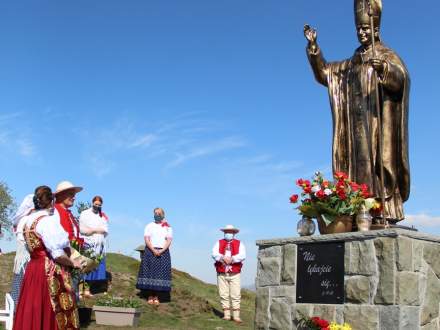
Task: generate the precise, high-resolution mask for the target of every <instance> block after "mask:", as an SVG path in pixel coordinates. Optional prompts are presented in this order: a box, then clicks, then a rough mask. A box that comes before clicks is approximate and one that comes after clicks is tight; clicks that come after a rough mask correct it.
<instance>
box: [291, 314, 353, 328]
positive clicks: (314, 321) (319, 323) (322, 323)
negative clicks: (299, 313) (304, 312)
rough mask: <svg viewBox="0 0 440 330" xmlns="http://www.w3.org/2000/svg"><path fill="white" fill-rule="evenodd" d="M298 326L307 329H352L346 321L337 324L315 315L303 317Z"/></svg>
mask: <svg viewBox="0 0 440 330" xmlns="http://www.w3.org/2000/svg"><path fill="white" fill-rule="evenodd" d="M298 327H299V328H304V329H308V330H352V328H351V326H350V325H349V324H348V323H344V324H338V323H335V322H328V321H327V320H324V319H321V318H319V317H317V316H314V317H311V318H306V317H303V318H302V319H301V320H300V322H299V324H298Z"/></svg>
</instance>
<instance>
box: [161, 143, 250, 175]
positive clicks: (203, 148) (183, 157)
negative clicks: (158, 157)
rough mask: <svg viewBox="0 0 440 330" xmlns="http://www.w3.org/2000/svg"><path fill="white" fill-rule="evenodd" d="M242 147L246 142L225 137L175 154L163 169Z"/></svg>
mask: <svg viewBox="0 0 440 330" xmlns="http://www.w3.org/2000/svg"><path fill="white" fill-rule="evenodd" d="M244 146H246V142H245V141H244V140H243V139H241V138H239V137H226V138H223V139H221V140H219V141H213V142H210V143H206V144H203V145H199V146H197V145H195V146H192V147H191V149H190V150H186V151H184V152H177V153H176V158H175V159H174V160H172V161H171V162H169V163H168V164H167V165H166V166H165V168H166V169H170V168H173V167H177V166H179V165H182V164H183V163H185V162H187V161H189V160H192V159H194V158H199V157H204V156H208V155H212V154H215V153H219V152H222V151H227V150H231V149H237V148H241V147H244Z"/></svg>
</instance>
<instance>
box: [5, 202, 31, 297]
mask: <svg viewBox="0 0 440 330" xmlns="http://www.w3.org/2000/svg"><path fill="white" fill-rule="evenodd" d="M34 211H35V206H34V194H29V195H27V196H26V197H25V198H24V199H23V202H21V204H20V207H19V208H18V210H17V212H16V213H15V216H14V218H13V219H12V222H13V225H14V233H15V236H16V239H17V249H16V252H15V258H14V269H13V272H14V276H13V278H12V288H11V297H12V300H14V305H15V306H17V305H18V298H19V297H20V288H21V282H22V281H23V277H24V271H25V269H26V266H27V264H28V262H29V260H30V258H31V256H30V254H29V251H28V249H27V247H26V241H25V239H24V226H25V224H26V216H28V215H30V214H31V213H32V212H34Z"/></svg>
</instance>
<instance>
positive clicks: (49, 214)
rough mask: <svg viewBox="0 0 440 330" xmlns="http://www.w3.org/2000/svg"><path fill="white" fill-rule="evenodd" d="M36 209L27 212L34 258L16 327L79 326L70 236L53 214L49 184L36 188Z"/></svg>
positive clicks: (51, 328) (34, 329) (76, 264)
mask: <svg viewBox="0 0 440 330" xmlns="http://www.w3.org/2000/svg"><path fill="white" fill-rule="evenodd" d="M34 206H35V211H34V212H32V213H31V214H30V215H28V216H26V217H25V218H26V223H25V226H24V237H25V240H26V243H27V246H28V249H29V252H30V256H31V259H30V261H29V263H28V264H27V266H26V272H25V275H24V278H23V283H22V286H21V293H20V298H19V301H18V306H17V312H16V315H15V321H14V328H13V329H14V330H63V329H75V330H76V329H79V319H78V310H77V307H76V301H75V294H74V292H73V290H72V282H71V278H70V273H69V268H70V267H75V268H81V265H80V263H79V262H78V261H72V260H71V259H70V258H69V256H68V255H67V254H66V251H67V253H70V246H69V239H68V237H67V234H66V232H65V231H64V230H63V228H62V227H61V226H60V222H59V218H58V215H54V214H53V194H52V191H51V189H50V188H49V187H47V186H40V187H38V188H37V189H36V190H35V196H34Z"/></svg>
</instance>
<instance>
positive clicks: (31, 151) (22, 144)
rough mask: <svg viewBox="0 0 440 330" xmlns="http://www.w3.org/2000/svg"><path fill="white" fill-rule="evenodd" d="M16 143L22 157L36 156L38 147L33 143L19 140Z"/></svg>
mask: <svg viewBox="0 0 440 330" xmlns="http://www.w3.org/2000/svg"><path fill="white" fill-rule="evenodd" d="M16 143H17V146H18V152H19V153H20V155H22V156H23V157H27V158H30V157H33V156H35V154H36V147H35V145H34V144H33V143H32V142H30V141H28V140H25V139H24V140H18V141H17V142H16Z"/></svg>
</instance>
